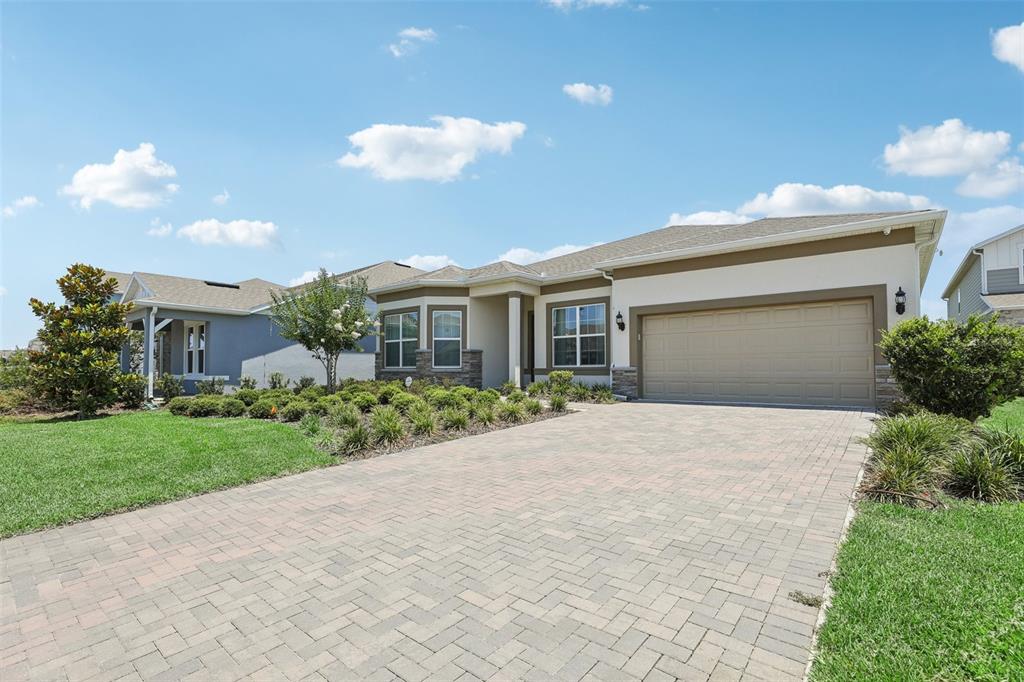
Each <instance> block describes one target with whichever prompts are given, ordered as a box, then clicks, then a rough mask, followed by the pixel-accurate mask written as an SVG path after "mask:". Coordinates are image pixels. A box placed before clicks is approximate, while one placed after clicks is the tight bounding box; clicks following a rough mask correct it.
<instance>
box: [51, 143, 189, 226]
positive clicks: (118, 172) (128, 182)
mask: <svg viewBox="0 0 1024 682" xmlns="http://www.w3.org/2000/svg"><path fill="white" fill-rule="evenodd" d="M177 175H178V172H177V171H176V170H174V166H172V165H170V164H168V163H164V162H163V161H161V160H160V159H158V158H156V147H154V146H153V145H152V144H150V143H149V142H143V143H142V144H140V145H139V148H138V149H136V150H134V151H125V150H124V149H119V150H117V153H116V154H114V161H113V163H93V164H89V165H87V166H83V167H82V168H80V169H78V171H77V172H76V173H75V175H74V177H72V178H71V184H69V185H65V186H64V188H63V189H62V190H61V193H62V194H65V195H67V196H71V197H77V198H78V204H79V205H80V206H81V207H82V208H84V209H89V208H91V207H92V205H93V204H94V203H96V202H97V201H106V202H108V203H110V204H113V205H114V206H117V207H119V208H152V207H154V206H159V205H160V204H162V203H163V202H164V201H166V200H167V198H168V197H170V195H172V194H174V193H175V192H177V191H178V185H176V184H174V183H172V182H168V180H170V179H171V178H175V177H177Z"/></svg>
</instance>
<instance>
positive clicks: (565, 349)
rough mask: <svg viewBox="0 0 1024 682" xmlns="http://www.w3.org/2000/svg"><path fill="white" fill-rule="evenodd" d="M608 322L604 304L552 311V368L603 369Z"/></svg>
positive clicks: (553, 309) (575, 306) (569, 307)
mask: <svg viewBox="0 0 1024 682" xmlns="http://www.w3.org/2000/svg"><path fill="white" fill-rule="evenodd" d="M606 329H607V319H606V315H605V306H604V303H589V304H586V305H574V306H566V307H564V308H552V309H551V337H552V338H551V358H552V359H551V366H552V367H603V366H604V365H605V364H606V362H605V356H606V354H607V352H608V350H607V348H605V342H606V338H605V332H606Z"/></svg>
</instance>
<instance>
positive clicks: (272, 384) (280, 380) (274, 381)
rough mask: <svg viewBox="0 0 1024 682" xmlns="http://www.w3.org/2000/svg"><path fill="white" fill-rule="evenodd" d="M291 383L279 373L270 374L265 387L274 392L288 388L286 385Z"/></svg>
mask: <svg viewBox="0 0 1024 682" xmlns="http://www.w3.org/2000/svg"><path fill="white" fill-rule="evenodd" d="M291 382H292V381H291V379H289V378H288V377H286V376H285V375H284V374H282V373H281V372H271V373H270V376H269V377H268V378H267V387H268V388H270V390H272V391H273V390H276V389H281V388H288V384H290V383H291Z"/></svg>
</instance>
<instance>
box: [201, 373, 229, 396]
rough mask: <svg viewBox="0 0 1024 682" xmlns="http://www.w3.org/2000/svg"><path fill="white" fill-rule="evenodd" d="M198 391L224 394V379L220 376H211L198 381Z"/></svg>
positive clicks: (206, 393)
mask: <svg viewBox="0 0 1024 682" xmlns="http://www.w3.org/2000/svg"><path fill="white" fill-rule="evenodd" d="M196 393H198V394H199V395H223V393H224V380H223V379H221V378H220V377H210V378H209V379H207V380H206V381H197V382H196Z"/></svg>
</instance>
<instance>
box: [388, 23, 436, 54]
mask: <svg viewBox="0 0 1024 682" xmlns="http://www.w3.org/2000/svg"><path fill="white" fill-rule="evenodd" d="M398 38H399V39H398V42H396V43H391V44H390V45H388V50H389V51H390V52H391V54H392V56H394V57H395V58H396V59H401V58H402V57H406V56H408V55H411V54H413V53H415V52H417V51H418V50H419V49H420V46H421V45H423V43H433V42H436V41H437V32H436V31H434V29H432V28H416V27H415V26H410V27H409V28H403V29H402V30H401V31H399V32H398Z"/></svg>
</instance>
